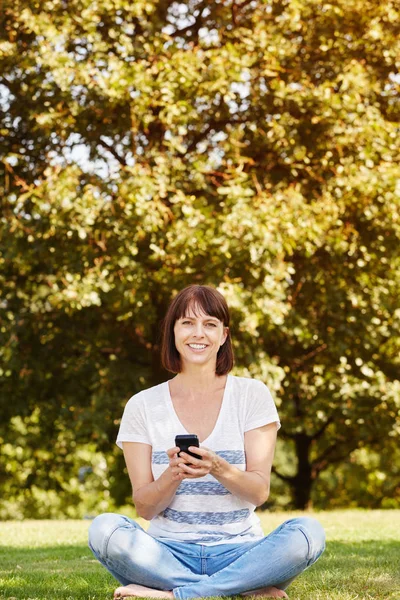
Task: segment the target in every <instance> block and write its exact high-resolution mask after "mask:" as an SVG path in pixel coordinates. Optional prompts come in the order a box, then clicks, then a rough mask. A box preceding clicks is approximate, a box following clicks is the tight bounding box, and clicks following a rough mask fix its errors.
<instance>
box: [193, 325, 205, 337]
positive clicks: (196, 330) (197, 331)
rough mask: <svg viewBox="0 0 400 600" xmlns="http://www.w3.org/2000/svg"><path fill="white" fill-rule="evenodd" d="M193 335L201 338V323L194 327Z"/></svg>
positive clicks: (202, 333)
mask: <svg viewBox="0 0 400 600" xmlns="http://www.w3.org/2000/svg"><path fill="white" fill-rule="evenodd" d="M194 333H195V335H196V337H203V335H204V331H203V325H202V324H201V323H199V324H198V325H196V329H195V332H194Z"/></svg>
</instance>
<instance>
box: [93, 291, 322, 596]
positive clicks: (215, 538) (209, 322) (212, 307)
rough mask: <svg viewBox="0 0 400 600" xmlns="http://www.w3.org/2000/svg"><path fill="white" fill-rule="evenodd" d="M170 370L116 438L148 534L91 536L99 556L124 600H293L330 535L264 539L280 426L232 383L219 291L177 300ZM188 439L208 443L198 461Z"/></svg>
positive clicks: (287, 530) (122, 528) (165, 348)
mask: <svg viewBox="0 0 400 600" xmlns="http://www.w3.org/2000/svg"><path fill="white" fill-rule="evenodd" d="M162 362H163V365H164V367H165V368H166V369H167V370H169V371H171V372H172V373H175V374H176V375H175V377H173V378H172V379H170V380H169V381H166V382H164V383H161V384H160V385H157V386H155V387H152V388H150V389H148V390H143V391H142V392H140V393H139V394H136V395H135V396H133V397H132V398H131V399H130V400H129V401H128V403H127V405H126V407H125V411H124V414H123V417H122V421H121V426H120V430H119V433H118V438H117V444H118V446H119V447H120V448H123V451H124V457H125V461H126V465H127V469H128V473H129V477H130V480H131V483H132V497H133V500H134V502H135V506H136V510H137V513H138V515H139V516H141V517H143V518H145V519H148V520H150V521H151V522H150V526H149V529H148V530H147V532H145V531H144V530H143V529H142V528H141V527H140V526H139V525H138V524H137V523H136V522H135V521H133V520H132V519H128V518H127V517H124V516H122V515H114V514H105V515H100V516H98V517H96V519H95V520H94V521H93V523H92V525H91V527H90V534H89V538H90V539H89V545H90V548H91V549H92V551H93V553H94V554H95V556H96V557H97V558H98V559H99V561H100V562H101V563H102V564H103V565H104V566H105V567H106V568H107V569H108V570H109V571H110V573H112V574H113V575H114V577H116V579H118V580H119V581H120V583H121V584H122V587H119V588H117V590H116V591H115V594H114V597H115V598H120V597H129V596H140V597H152V598H180V599H182V600H183V599H186V598H200V597H208V596H230V595H238V594H241V595H263V596H267V597H274V598H287V595H286V592H285V591H284V590H285V588H286V587H288V586H289V584H290V583H291V582H292V581H293V579H294V578H295V577H297V576H298V575H299V574H300V573H301V572H302V571H304V569H306V568H307V567H309V566H310V565H311V564H313V563H314V562H315V561H316V560H317V559H318V557H319V556H320V554H321V553H322V552H323V550H324V539H325V537H324V531H323V529H322V527H321V525H320V524H319V523H318V522H317V521H315V520H314V519H311V518H298V519H291V520H289V521H286V522H285V523H283V524H282V525H280V527H278V528H277V529H276V530H275V531H273V532H272V533H271V534H270V535H269V536H267V537H264V534H263V531H262V528H261V524H260V520H259V518H258V516H257V515H256V514H255V508H256V506H259V505H261V504H263V503H264V502H265V501H266V500H267V498H268V495H269V485H270V475H271V467H272V461H273V456H274V449H275V443H276V436H277V431H278V429H279V427H280V423H279V417H278V413H277V411H276V407H275V403H274V401H273V398H272V396H271V394H270V392H269V390H268V388H267V386H266V385H265V384H264V383H263V382H261V381H258V380H255V379H249V378H244V377H235V376H233V375H231V374H230V371H231V369H232V366H233V351H232V344H231V338H230V331H229V311H228V307H227V304H226V302H225V299H224V298H223V296H222V295H221V294H219V292H218V291H217V290H215V289H214V288H212V287H210V286H204V285H203V286H202V285H193V286H189V287H188V288H185V289H184V290H182V291H181V292H180V293H179V294H177V296H176V297H175V298H174V300H173V301H172V303H171V305H170V307H169V309H168V311H167V314H166V317H165V319H164V322H163V342H162ZM182 434H183V435H187V434H196V435H197V437H198V438H199V440H200V447H197V446H189V448H188V450H189V451H190V452H191V453H193V454H194V456H192V455H191V454H188V453H186V452H183V451H180V448H179V447H177V446H175V442H174V440H175V436H176V435H182ZM196 456H198V458H197V457H196ZM155 557H157V560H155Z"/></svg>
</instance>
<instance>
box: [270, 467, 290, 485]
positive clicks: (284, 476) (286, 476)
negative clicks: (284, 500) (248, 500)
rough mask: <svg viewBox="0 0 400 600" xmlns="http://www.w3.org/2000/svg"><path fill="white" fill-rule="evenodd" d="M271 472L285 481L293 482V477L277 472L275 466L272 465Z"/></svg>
mask: <svg viewBox="0 0 400 600" xmlns="http://www.w3.org/2000/svg"><path fill="white" fill-rule="evenodd" d="M272 473H275V475H276V476H277V477H279V479H282V481H287V483H293V481H294V479H295V478H294V477H292V476H290V475H282V473H279V472H278V471H277V470H276V468H275V467H272Z"/></svg>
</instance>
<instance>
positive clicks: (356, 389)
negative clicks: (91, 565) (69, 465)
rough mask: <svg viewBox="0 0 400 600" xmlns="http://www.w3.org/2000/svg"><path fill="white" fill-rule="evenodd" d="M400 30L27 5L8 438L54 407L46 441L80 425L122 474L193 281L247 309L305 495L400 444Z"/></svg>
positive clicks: (5, 54)
mask: <svg viewBox="0 0 400 600" xmlns="http://www.w3.org/2000/svg"><path fill="white" fill-rule="evenodd" d="M398 16H399V15H398V9H397V7H396V6H395V4H394V3H389V4H387V3H386V4H385V5H383V4H382V3H378V2H377V0H367V2H361V1H360V0H352V1H351V2H350V3H349V2H346V3H345V2H340V3H335V5H333V4H325V5H323V6H321V4H320V3H318V2H314V1H313V2H303V1H302V0H298V1H296V2H290V3H286V4H282V3H281V2H278V1H277V2H272V3H270V4H266V3H265V2H252V3H245V4H243V5H242V6H240V5H239V4H236V5H235V8H234V9H232V6H231V5H228V4H227V3H223V2H220V3H211V4H210V3H208V4H205V3H202V2H201V3H196V4H193V3H191V4H190V3H185V2H182V3H170V2H155V1H152V0H147V1H143V2H133V3H132V2H127V1H126V0H118V1H114V0H113V2H108V1H106V0H101V1H100V0H99V1H98V2H81V1H78V0H73V1H72V2H68V6H67V7H65V6H64V5H63V4H62V3H57V2H43V3H40V5H39V4H36V5H35V4H32V3H31V2H30V3H28V2H19V3H18V6H14V5H12V4H11V3H8V4H7V6H6V10H5V12H4V23H3V29H2V33H1V36H2V39H0V73H1V76H0V135H2V137H3V139H2V142H3V143H2V144H1V152H2V154H1V163H2V165H3V169H2V171H1V176H0V188H1V202H2V214H1V217H0V228H1V236H2V245H1V248H0V269H1V270H0V287H1V304H0V332H1V336H0V338H1V339H0V342H1V343H0V357H1V361H2V367H1V369H2V371H1V376H0V394H1V397H2V398H6V399H7V400H6V401H5V402H4V406H3V405H2V407H1V411H2V419H1V423H2V425H1V427H2V428H3V429H4V431H5V432H8V433H7V435H11V437H12V436H13V435H14V433H10V431H11V432H12V431H13V425H10V423H11V424H12V423H14V421H13V420H12V419H14V418H15V417H16V416H17V417H20V416H21V415H22V417H24V418H28V419H29V418H30V417H29V415H31V414H33V412H34V411H35V410H36V409H37V408H39V409H40V410H39V413H38V414H39V416H38V420H39V431H40V433H38V434H37V436H36V437H35V435H34V434H32V436H31V438H30V444H31V445H32V446H35V445H36V446H37V448H38V449H41V448H42V443H43V439H44V436H45V435H46V436H47V439H48V440H50V442H49V444H50V446H51V444H52V443H53V442H54V440H55V439H56V438H57V436H58V435H59V432H60V431H61V432H62V430H63V428H65V429H66V430H68V431H69V430H71V431H73V432H74V436H75V437H74V438H73V439H74V442H75V443H76V444H77V445H80V444H83V446H85V444H87V443H93V444H95V445H96V447H97V451H99V452H100V451H101V452H106V453H107V455H108V458H109V460H110V461H111V459H112V460H114V459H115V461H114V462H112V461H111V462H110V464H112V465H114V466H111V467H110V469H111V470H112V469H115V473H117V470H118V469H119V468H121V463H120V462H118V461H119V459H118V460H117V459H116V458H115V456H116V455H114V454H113V450H111V447H112V446H111V445H110V444H111V443H112V440H113V438H114V437H115V433H116V429H117V420H118V418H119V417H120V414H121V412H122V408H123V405H124V403H125V401H126V400H127V398H128V397H129V396H130V395H132V394H133V393H134V392H136V391H138V390H140V389H142V388H143V387H146V386H150V385H153V384H155V383H158V382H159V381H161V380H163V379H165V378H166V377H167V376H168V374H166V373H164V372H162V370H161V367H160V363H159V332H160V322H161V320H162V318H163V316H164V314H165V310H166V307H167V305H168V302H169V301H170V299H171V297H172V296H173V294H174V293H175V292H176V291H177V290H179V289H181V288H182V287H183V286H185V285H187V284H189V283H194V282H201V283H210V284H212V285H215V286H218V287H219V289H221V290H222V291H223V293H224V294H225V295H226V297H227V299H228V301H229V303H230V305H231V307H232V313H233V326H232V330H233V337H234V343H235V348H236V365H237V366H236V369H237V371H236V372H237V373H242V374H245V375H250V376H255V377H260V378H261V379H263V380H264V381H265V382H266V383H268V384H269V385H270V387H271V388H272V389H273V390H274V391H275V393H276V397H277V402H278V403H279V406H280V412H281V416H282V422H283V427H282V436H283V437H284V438H285V439H286V440H287V441H285V443H284V452H285V453H286V455H287V456H286V459H287V460H286V462H285V461H283V464H287V462H288V460H289V461H290V460H292V459H293V460H294V458H295V457H294V455H292V454H291V453H293V452H294V451H295V452H297V457H296V458H297V462H298V469H297V471H296V473H295V475H293V469H292V468H291V470H290V469H289V471H290V472H289V471H287V474H288V475H290V476H291V477H293V479H291V480H290V481H291V485H292V491H294V492H295V491H296V489H299V488H300V487H301V486H302V481H303V482H305V480H304V473H306V472H307V473H308V475H307V477H309V478H311V479H310V480H309V481H307V482H305V483H306V484H307V485H306V486H305V487H307V486H308V489H309V490H311V488H312V485H313V484H314V491H313V495H314V500H315V502H316V503H318V502H319V495H318V494H319V491H318V490H319V489H320V488H319V483H318V481H319V479H318V478H319V477H323V475H322V474H323V473H324V472H325V470H329V469H331V468H332V466H331V465H332V464H339V463H341V462H343V461H346V459H347V457H348V456H349V455H351V453H352V452H356V451H357V449H358V448H359V447H361V446H362V447H363V448H364V447H366V446H368V447H370V446H372V445H373V444H375V443H378V442H377V440H378V439H379V440H380V442H379V443H383V442H382V440H384V439H387V438H389V437H390V439H392V437H396V436H397V435H398V420H399V412H398V410H399V409H398V406H397V402H398V390H397V386H398V367H399V361H398V356H399V341H398V340H399V319H398V318H397V312H396V310H397V298H398V296H399V281H400V278H399V254H398V248H399V238H400V220H399V214H400V201H399V193H398V192H399V190H398V167H397V163H398V150H399V148H398V141H397V139H398V131H397V129H398V125H397V124H398V100H397V96H398V94H397V91H398V77H397V75H396V73H397V72H398V64H397V62H396V61H397V58H396V57H397V56H398V44H399V42H398V40H399V39H400V35H399V33H400V32H399V25H398V23H399V19H398ZM360 361H361V363H360ZM3 363H4V364H3ZM10 398H12V401H10V400H9V399H10ZM70 408H72V409H73V410H70ZM35 414H36V413H35ZM368 415H372V416H373V418H368ZM55 424H56V425H55ZM56 429H57V431H56ZM4 435H6V433H4ZM303 442H304V446H303V450H304V448H308V450H307V452H304V451H302V452H300V445H301V443H303ZM85 447H86V446H85ZM294 449H295V450H294ZM291 456H292V459H291V458H290V457H291ZM302 461H303V462H302ZM83 466H84V465H83ZM57 469H61V471H60V472H62V465H61V464H58V467H57ZM278 470H279V469H278ZM115 473H114V472H112V473H111V475H110V476H112V477H114V476H117V475H118V477H120V475H119V474H117V475H115ZM285 473H286V471H285V470H284V469H283V471H282V472H281V475H285ZM302 474H303V475H302ZM68 476H69V475H68ZM51 477H52V476H51ZM57 477H58V478H59V477H60V473H59V472H58V474H57ZM57 477H56V476H54V479H51V481H53V483H54V486H56V485H57V484H56V480H57ZM296 477H297V478H296ZM302 477H303V480H302ZM377 481H378V480H377ZM49 485H50V486H51V485H53V484H52V483H49ZM324 485H325V484H324ZM117 487H118V494H122V496H123V498H122V497H119V501H123V500H124V498H125V497H128V496H129V493H130V492H129V483H128V481H126V482H125V487H122V488H121V487H120V486H114V487H112V488H111V492H112V493H113V494H117V491H116V489H117ZM121 490H122V491H121ZM68 493H69V492H68ZM285 493H286V492H285ZM352 493H355V492H354V491H353V492H352ZM66 494H67V492H66ZM324 494H325V492H324ZM322 496H323V497H325V496H324V495H323V494H322ZM322 496H321V498H322ZM296 498H297V501H298V499H299V497H298V495H297V496H296ZM303 500H304V498H303ZM306 501H309V497H308V498H306Z"/></svg>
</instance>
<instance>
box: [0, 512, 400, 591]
mask: <svg viewBox="0 0 400 600" xmlns="http://www.w3.org/2000/svg"><path fill="white" fill-rule="evenodd" d="M259 514H260V517H261V520H262V524H263V527H264V531H265V533H268V532H270V531H271V530H272V529H274V528H275V527H276V526H277V525H279V524H280V523H281V522H282V521H284V520H286V519H289V518H291V517H292V516H296V515H297V514H299V513H290V514H289V513H280V514H278V513H271V514H269V513H259ZM316 517H317V518H318V519H319V520H320V522H321V523H322V524H323V526H324V527H325V530H326V533H327V540H328V543H327V550H326V552H325V554H324V555H323V556H322V557H321V559H320V560H319V561H318V563H317V564H316V565H314V566H313V567H311V568H310V569H309V570H308V571H306V572H305V573H304V574H303V575H301V576H300V577H299V578H298V579H297V580H296V581H295V582H294V583H293V584H292V585H291V586H290V588H289V589H288V594H289V596H290V599H291V600H370V599H372V598H374V599H375V598H390V599H392V600H400V510H398V511H396V510H388V511H355V510H354V511H350V510H349V511H335V512H322V513H318V514H317V515H316ZM139 522H140V523H141V524H142V525H143V521H142V520H140V519H139ZM88 527H89V522H88V521H24V522H11V521H9V522H3V523H0V600H11V599H15V600H103V599H106V598H108V599H110V598H112V592H113V589H114V587H116V585H117V584H116V582H115V580H114V579H113V578H112V577H111V576H110V575H109V574H108V573H107V571H106V570H105V569H104V568H103V567H101V565H100V564H98V563H97V561H96V560H95V559H94V558H93V556H92V554H91V552H90V551H89V549H88V548H87V546H86V538H87V529H88Z"/></svg>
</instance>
